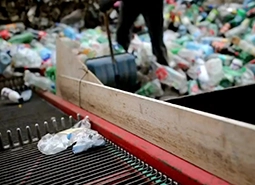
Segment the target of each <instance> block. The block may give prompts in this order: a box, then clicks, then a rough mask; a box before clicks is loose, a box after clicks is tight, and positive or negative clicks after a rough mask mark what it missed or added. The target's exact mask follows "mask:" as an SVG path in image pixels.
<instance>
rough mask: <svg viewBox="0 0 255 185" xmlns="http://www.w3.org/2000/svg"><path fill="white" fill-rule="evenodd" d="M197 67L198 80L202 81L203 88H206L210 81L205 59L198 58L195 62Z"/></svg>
mask: <svg viewBox="0 0 255 185" xmlns="http://www.w3.org/2000/svg"><path fill="white" fill-rule="evenodd" d="M195 63H196V64H195V65H197V66H198V67H197V74H198V80H199V82H200V83H201V86H202V88H206V87H207V86H208V82H209V79H210V78H209V75H208V72H207V69H206V66H205V62H204V60H202V59H201V58H198V59H197V60H196V62H195Z"/></svg>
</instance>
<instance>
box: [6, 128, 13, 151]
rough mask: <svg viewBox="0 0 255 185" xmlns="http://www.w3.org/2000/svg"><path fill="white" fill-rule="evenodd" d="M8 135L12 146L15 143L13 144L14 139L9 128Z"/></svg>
mask: <svg viewBox="0 0 255 185" xmlns="http://www.w3.org/2000/svg"><path fill="white" fill-rule="evenodd" d="M7 137H8V141H9V145H10V148H12V147H13V146H14V144H13V139H12V132H11V131H10V130H7Z"/></svg>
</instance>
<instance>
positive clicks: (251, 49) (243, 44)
mask: <svg viewBox="0 0 255 185" xmlns="http://www.w3.org/2000/svg"><path fill="white" fill-rule="evenodd" d="M232 43H233V44H235V45H237V46H238V47H240V48H241V49H242V50H243V51H245V52H247V53H249V54H251V55H253V56H255V46H253V45H252V44H250V43H249V42H247V41H245V40H241V39H240V38H239V37H233V38H232Z"/></svg>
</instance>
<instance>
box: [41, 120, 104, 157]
mask: <svg viewBox="0 0 255 185" xmlns="http://www.w3.org/2000/svg"><path fill="white" fill-rule="evenodd" d="M72 145H73V148H72V151H73V153H74V154H77V153H81V152H85V151H87V150H88V149H90V148H93V147H99V146H104V145H105V140H104V138H103V137H102V136H101V135H100V134H99V133H98V132H97V131H94V130H92V129H91V124H90V122H89V118H88V116H86V117H85V118H84V119H83V120H81V121H79V122H78V123H76V124H75V125H74V126H73V127H72V128H70V129H67V130H64V131H61V132H58V133H55V134H46V135H45V136H43V137H42V138H41V139H40V141H39V142H38V144H37V148H38V150H39V151H40V152H41V153H43V154H45V155H53V154H57V153H59V152H62V151H64V150H66V149H67V148H68V147H70V146H72Z"/></svg>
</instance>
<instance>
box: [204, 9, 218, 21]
mask: <svg viewBox="0 0 255 185" xmlns="http://www.w3.org/2000/svg"><path fill="white" fill-rule="evenodd" d="M218 14H219V12H218V10H217V9H215V8H214V9H212V10H211V11H210V13H209V14H208V16H207V18H206V21H209V22H213V21H214V20H215V19H216V18H217V16H218Z"/></svg>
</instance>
